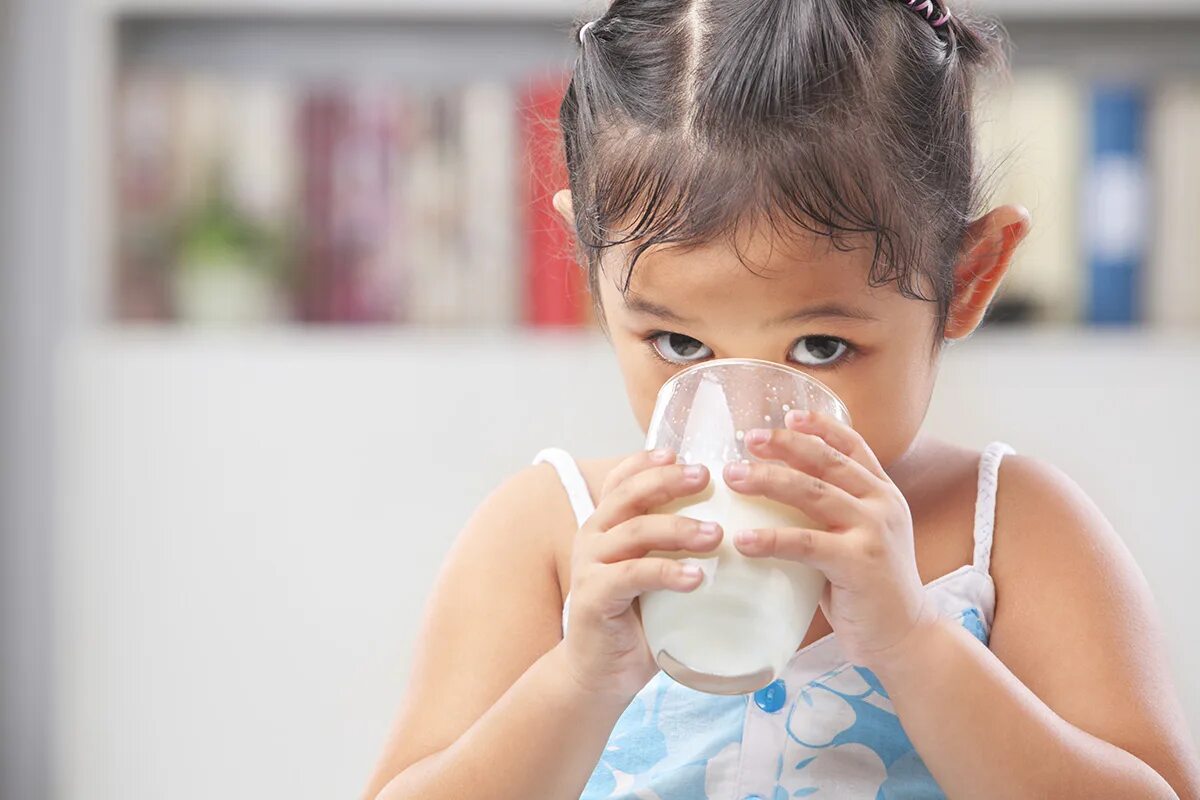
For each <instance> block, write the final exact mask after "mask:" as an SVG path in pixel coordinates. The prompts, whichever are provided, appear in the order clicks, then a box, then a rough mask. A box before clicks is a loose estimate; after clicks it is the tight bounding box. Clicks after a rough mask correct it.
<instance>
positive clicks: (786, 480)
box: [724, 462, 863, 530]
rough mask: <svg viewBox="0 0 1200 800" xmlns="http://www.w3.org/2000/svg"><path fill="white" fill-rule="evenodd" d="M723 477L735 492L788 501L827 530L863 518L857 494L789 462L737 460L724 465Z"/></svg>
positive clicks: (837, 528) (838, 528)
mask: <svg viewBox="0 0 1200 800" xmlns="http://www.w3.org/2000/svg"><path fill="white" fill-rule="evenodd" d="M724 477H725V482H726V483H727V484H728V485H729V488H730V489H733V490H734V491H735V492H741V493H742V494H755V495H762V496H763V497H767V498H770V499H771V500H777V501H779V502H780V503H783V504H785V505H789V506H791V507H793V508H796V509H798V510H800V511H801V512H803V513H804V515H805V516H806V517H808V518H809V519H811V520H812V521H813V522H815V523H816V524H817V525H819V526H820V527H822V528H825V529H826V530H841V529H845V528H849V527H852V526H853V525H854V524H855V523H856V522H858V521H859V520H861V518H862V514H863V509H862V501H861V500H859V499H858V498H857V497H854V496H853V495H851V494H849V493H848V492H847V491H846V490H845V489H842V488H840V487H838V486H834V485H833V484H831V483H827V482H825V481H823V480H821V479H820V478H817V477H815V476H813V475H808V474H806V473H804V472H800V471H798V470H795V469H792V468H791V467H789V466H784V465H782V464H773V463H767V462H751V463H749V464H743V463H741V462H734V463H729V464H726V465H725V476H724Z"/></svg>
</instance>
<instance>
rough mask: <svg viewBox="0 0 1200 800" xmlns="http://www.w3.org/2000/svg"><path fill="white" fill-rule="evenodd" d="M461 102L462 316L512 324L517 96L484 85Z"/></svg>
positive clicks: (516, 274)
mask: <svg viewBox="0 0 1200 800" xmlns="http://www.w3.org/2000/svg"><path fill="white" fill-rule="evenodd" d="M459 103H460V107H461V115H460V119H461V122H462V131H461V143H462V171H461V178H462V180H463V183H464V185H463V187H462V204H463V209H462V214H463V227H464V235H465V242H464V245H465V252H464V254H463V255H464V259H463V261H464V263H465V264H467V265H469V273H468V274H467V275H465V276H464V283H465V285H464V286H463V287H462V288H461V291H462V293H463V299H464V301H465V302H464V308H463V317H464V321H465V322H466V323H468V324H471V325H485V326H513V325H516V324H518V323H519V322H520V310H521V306H520V301H521V292H520V288H521V282H520V281H521V274H520V271H519V270H518V269H516V268H515V267H516V265H517V264H519V263H520V261H521V258H520V251H519V250H518V233H519V231H520V225H521V222H522V219H521V214H520V205H519V203H520V193H519V191H518V186H517V176H518V174H519V173H518V171H517V164H519V163H520V148H519V142H518V139H517V136H518V130H517V120H516V97H515V95H514V92H513V90H512V89H511V88H510V87H508V86H507V85H504V84H501V83H497V82H492V81H480V82H478V83H474V84H470V85H468V86H466V87H465V88H464V89H463V91H462V92H461V93H460V95H459Z"/></svg>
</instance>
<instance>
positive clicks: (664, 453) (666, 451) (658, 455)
mask: <svg viewBox="0 0 1200 800" xmlns="http://www.w3.org/2000/svg"><path fill="white" fill-rule="evenodd" d="M650 458H651V459H653V460H654V461H670V460H671V449H670V448H669V447H660V448H658V449H657V450H652V451H651V452H650Z"/></svg>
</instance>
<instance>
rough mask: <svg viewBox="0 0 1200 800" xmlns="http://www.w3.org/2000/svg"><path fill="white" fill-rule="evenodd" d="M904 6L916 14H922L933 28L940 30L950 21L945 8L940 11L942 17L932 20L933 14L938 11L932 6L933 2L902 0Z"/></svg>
mask: <svg viewBox="0 0 1200 800" xmlns="http://www.w3.org/2000/svg"><path fill="white" fill-rule="evenodd" d="M904 4H905V5H906V6H908V7H909V8H911V9H912V10H913V11H916V12H917V13H918V14H919V13H921V12H924V13H925V21H926V22H928V23H929V24H930V25H931V26H933V27H934V28H940V27H942V26H943V25H945V24H946V23H947V22H949V21H950V11H949V10H948V9H945V8H943V9H942V15H941V16H940V17H938V18H937V19H936V20H935V19H934V18H933V15H934V13H935V12H936V11H937V10H938V9H937V8H936V7H935V6H934V5H933V0H904Z"/></svg>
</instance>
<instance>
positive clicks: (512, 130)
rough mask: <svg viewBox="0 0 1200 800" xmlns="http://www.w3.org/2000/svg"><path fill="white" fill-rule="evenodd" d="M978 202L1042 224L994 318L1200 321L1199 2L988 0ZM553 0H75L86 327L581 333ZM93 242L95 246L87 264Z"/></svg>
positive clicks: (564, 17)
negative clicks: (83, 129)
mask: <svg viewBox="0 0 1200 800" xmlns="http://www.w3.org/2000/svg"><path fill="white" fill-rule="evenodd" d="M976 5H977V7H980V8H981V9H983V10H986V11H989V12H994V13H997V14H999V15H1000V17H1001V19H1002V21H1003V22H1004V24H1005V26H1006V27H1007V29H1008V31H1009V33H1010V36H1011V38H1012V40H1013V42H1014V52H1013V67H1014V74H1013V80H1012V81H1011V82H1007V83H1004V84H1001V85H996V86H987V87H983V88H984V91H983V92H982V94H981V101H980V106H979V110H978V114H979V118H980V121H981V123H982V126H981V131H982V133H981V147H982V152H983V153H984V154H985V156H986V157H989V158H999V157H1001V156H1003V155H1004V154H1007V153H1011V154H1012V160H1011V161H1009V162H1007V163H1006V165H1005V166H1004V167H1003V170H1002V173H1001V174H1002V175H1003V179H1002V180H1001V181H1000V182H999V183H998V184H997V187H996V193H995V196H994V202H995V203H1002V202H1018V203H1021V204H1023V205H1026V206H1027V207H1029V208H1030V210H1031V211H1032V213H1033V216H1034V222H1035V225H1034V231H1033V233H1032V234H1031V236H1030V239H1029V240H1028V241H1027V244H1026V245H1025V246H1024V247H1023V248H1022V249H1021V251H1020V252H1019V254H1018V256H1017V259H1016V262H1015V264H1014V267H1013V269H1012V270H1011V271H1010V273H1009V276H1008V278H1007V279H1006V281H1005V284H1004V286H1003V288H1002V289H1001V293H1000V297H999V300H998V302H997V303H996V305H995V306H994V308H993V309H992V311H991V313H990V314H989V316H988V319H987V322H986V323H985V325H986V327H987V328H988V329H993V328H1035V329H1041V328H1066V329H1069V330H1075V329H1078V330H1081V331H1086V330H1089V329H1091V328H1093V327H1116V328H1118V329H1134V328H1138V329H1140V328H1153V329H1170V330H1182V331H1185V332H1187V334H1188V335H1189V336H1192V335H1200V263H1198V262H1200V255H1198V254H1200V225H1197V221H1198V220H1200V191H1198V190H1197V189H1196V188H1195V187H1197V186H1200V148H1195V147H1193V146H1192V144H1191V141H1192V138H1193V136H1194V131H1195V130H1196V129H1197V126H1198V125H1200V0H1190V2H1184V1H1183V0H1148V1H1147V2H1144V3H1138V4H1129V3H1118V2H1111V1H1109V0H1087V1H1085V0H1070V1H1062V2H1057V3H1044V2H1037V3H1035V2H1030V1H1029V0H1016V2H1006V3H998V2H979V3H977V4H976ZM604 6H605V4H604V3H602V2H601V3H594V2H593V3H582V2H563V0H519V1H516V2H513V1H512V0H510V1H509V2H501V1H500V0H444V2H438V3H433V2H429V1H428V0H401V1H399V2H384V0H347V2H333V1H332V0H247V1H246V2H234V1H233V0H214V1H213V2H203V0H93V1H92V3H91V4H90V6H89V13H90V14H91V22H92V24H91V26H90V27H87V28H86V29H87V30H90V31H92V33H93V35H94V36H95V37H96V46H95V47H93V48H92V50H91V52H93V54H94V61H93V67H94V69H93V72H94V73H95V75H94V77H93V78H92V80H93V82H94V83H93V85H95V86H96V88H97V90H98V97H99V99H95V98H93V99H90V100H89V101H88V102H87V105H88V107H89V108H90V109H91V111H92V114H93V115H94V119H95V121H96V123H97V124H96V126H95V127H94V130H98V131H101V132H103V134H104V135H102V136H100V137H99V141H95V142H89V143H88V144H87V145H86V147H87V148H88V149H89V150H90V151H91V152H92V153H93V154H94V155H95V160H96V161H97V162H98V163H100V164H102V165H103V166H101V167H98V168H96V169H93V170H90V172H89V174H88V175H87V176H85V178H84V180H85V185H90V188H91V189H92V191H91V192H90V197H91V198H92V203H93V207H94V210H95V213H94V214H92V215H90V217H88V218H89V219H91V220H92V226H91V229H90V231H87V232H85V236H84V237H83V238H84V240H85V241H86V242H88V246H86V247H85V248H84V252H85V254H84V255H81V258H80V259H79V261H80V268H79V271H80V272H81V273H85V274H82V275H80V276H78V278H79V279H78V281H77V285H78V286H79V287H80V290H81V293H82V294H83V295H84V297H82V298H81V300H80V305H81V307H82V308H83V309H84V313H83V316H84V318H86V319H91V320H93V321H94V322H96V323H97V324H98V325H99V326H101V327H111V326H117V327H126V328H127V327H134V328H139V329H145V328H150V329H155V328H158V329H167V328H188V327H195V328H199V329H208V328H226V329H228V328H232V329H234V330H247V329H251V328H261V327H268V328H272V327H282V328H287V329H297V328H315V329H321V330H330V329H342V328H350V327H357V328H369V329H370V330H372V331H374V332H382V333H384V334H385V335H386V334H387V332H388V331H389V330H390V329H399V330H401V331H404V332H420V331H422V330H450V331H454V330H475V329H484V330H488V331H492V332H494V331H497V330H501V331H512V330H523V329H530V328H533V329H539V328H553V329H555V330H561V329H568V330H594V329H595V320H594V318H593V315H592V312H591V310H590V303H589V300H588V298H587V293H586V290H585V288H584V286H583V280H582V275H581V273H580V270H579V269H578V267H576V266H575V264H574V262H573V261H572V260H571V254H570V246H569V241H568V238H567V236H566V231H565V229H564V228H563V227H562V226H561V224H560V223H559V222H558V220H557V219H556V217H555V215H554V214H553V211H552V209H551V207H550V196H551V194H552V191H553V189H554V188H557V187H559V186H563V185H565V178H564V174H563V170H562V165H561V155H560V153H559V148H558V147H557V146H556V138H555V137H556V135H557V132H556V129H555V126H554V124H553V120H554V119H555V117H556V113H557V104H558V101H559V99H560V98H561V92H562V89H563V88H564V87H565V80H566V77H567V73H568V70H569V68H570V65H571V62H572V59H573V58H574V55H575V46H574V43H573V42H572V41H571V37H570V30H571V22H572V20H574V19H578V18H589V17H591V16H595V15H596V14H598V13H599V12H600V11H601V10H602V9H603V8H604ZM94 253H106V254H108V256H107V257H106V258H102V259H95V258H91V257H90V256H89V255H87V254H94Z"/></svg>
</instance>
